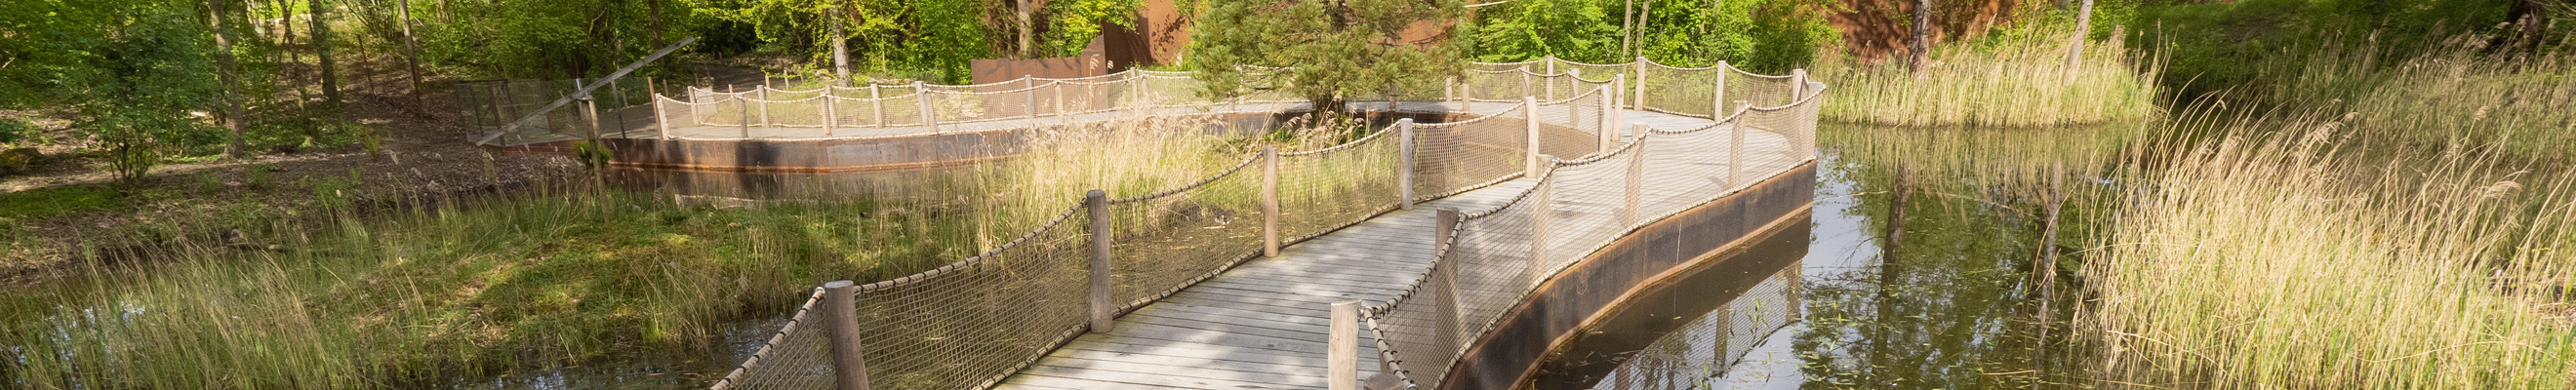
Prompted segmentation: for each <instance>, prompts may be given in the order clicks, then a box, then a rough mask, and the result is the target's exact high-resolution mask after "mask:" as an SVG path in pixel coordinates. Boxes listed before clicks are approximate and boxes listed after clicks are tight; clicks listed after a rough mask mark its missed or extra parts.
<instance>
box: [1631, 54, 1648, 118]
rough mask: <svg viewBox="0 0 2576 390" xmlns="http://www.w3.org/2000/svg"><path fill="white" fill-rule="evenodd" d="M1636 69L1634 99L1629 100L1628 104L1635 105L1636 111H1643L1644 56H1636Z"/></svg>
mask: <svg viewBox="0 0 2576 390" xmlns="http://www.w3.org/2000/svg"><path fill="white" fill-rule="evenodd" d="M1636 68H1637V70H1636V71H1635V72H1636V73H1637V88H1636V92H1635V93H1636V98H1634V99H1629V100H1630V101H1631V103H1630V104H1635V105H1637V109H1639V110H1643V109H1646V56H1637V65H1636Z"/></svg>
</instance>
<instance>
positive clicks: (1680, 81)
mask: <svg viewBox="0 0 2576 390" xmlns="http://www.w3.org/2000/svg"><path fill="white" fill-rule="evenodd" d="M1643 68H1644V73H1643V74H1644V75H1645V76H1644V77H1643V78H1642V80H1638V81H1636V82H1637V83H1638V84H1637V86H1638V87H1642V88H1644V89H1645V96H1644V101H1641V102H1638V103H1640V106H1641V107H1644V108H1646V109H1649V110H1653V111H1659V112H1664V113H1670V114H1675V115H1687V116H1695V117H1702V118H1715V117H1716V116H1718V115H1725V113H1722V112H1719V110H1721V108H1718V107H1717V99H1719V98H1718V96H1717V89H1718V80H1719V79H1720V78H1722V77H1725V75H1726V71H1725V70H1723V69H1720V68H1697V69H1692V68H1672V67H1665V66H1662V65H1655V64H1646V65H1645V66H1643ZM1726 99H1729V100H1732V99H1735V98H1734V97H1732V96H1729V97H1727V98H1726ZM1732 109H1734V107H1732V106H1729V107H1726V108H1724V110H1732Z"/></svg>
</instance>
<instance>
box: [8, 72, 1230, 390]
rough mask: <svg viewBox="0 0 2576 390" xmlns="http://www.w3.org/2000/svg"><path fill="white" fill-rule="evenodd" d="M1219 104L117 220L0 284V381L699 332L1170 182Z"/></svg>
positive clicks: (693, 348)
mask: <svg viewBox="0 0 2576 390" xmlns="http://www.w3.org/2000/svg"><path fill="white" fill-rule="evenodd" d="M1212 123H1213V122H1212V121H1210V120H1206V119H1189V118H1180V119H1174V118H1136V119H1133V120H1125V121H1118V122H1112V123H1110V124H1105V125H1099V126H1091V127H1080V128H1066V129H1058V130H1054V131H1050V132H1043V133H1040V134H1038V135H1034V136H1033V139H1031V140H1030V141H1031V143H1030V145H1035V146H1034V147H1033V148H1032V149H1030V150H1027V152H1026V153H1024V154H1021V155H1019V156H1017V157H1013V158H1008V159H1002V160H996V161H991V162H986V163H983V164H982V165H978V166H974V167H969V168H967V169H959V170H948V171H945V172H948V173H924V174H922V177H920V178H918V181H919V183H922V185H920V186H916V187H909V188H911V189H909V190H893V191H889V192H887V193H880V194H873V195H866V196H848V195H849V194H824V195H841V196H837V197H819V199H825V200H799V201H782V202H763V203H762V204H761V205H760V206H758V207H750V208H718V207H708V206H705V205H700V204H696V203H700V202H693V201H687V200H686V198H684V197H675V196H669V195H666V194H654V193H644V192H633V191H623V190H616V189H610V188H605V187H601V186H596V185H593V184H592V183H591V182H588V181H586V180H579V181H572V182H568V183H566V184H562V185H561V186H555V187H548V188H547V189H546V190H543V191H539V192H538V193H535V194H530V195H528V196H524V197H517V198H511V199H498V198H476V199H417V200H414V201H412V202H413V203H410V204H406V205H403V206H402V207H389V208H370V207H361V206H341V208H336V209H333V210H330V211H328V212H329V213H331V215H333V216H334V217H332V218H326V219H324V220H321V221H319V222H312V223H298V222H285V221H281V222H277V223H273V224H270V225H269V226H268V227H267V228H266V229H250V231H238V232H227V233H219V234H205V233H188V234H169V235H156V236H150V237H140V236H138V237H132V238H128V239H123V240H117V241H115V242H113V243H110V244H100V245H96V246H94V247H92V248H91V249H92V251H94V252H95V253H98V254H99V255H100V256H97V257H96V259H94V260H93V261H90V262H87V263H84V266H85V269H82V270H80V271H79V272H75V273H74V275H71V276H67V277H63V278H59V279H55V280H50V281H43V282H39V283H36V284H34V285H29V286H23V287H19V288H13V289H11V290H9V291H0V376H5V378H0V384H8V385H9V386H6V387H13V388H36V389H68V388H353V387H400V386H410V385H418V384H425V383H433V382H436V381H439V380H442V379H445V378H452V377H458V376H466V377H471V376H479V375H490V374H494V373H502V372H509V371H513V370H518V369H523V368H530V367H543V366H552V365H565V364H581V363H583V362H585V361H587V360H590V359H594V358H598V357H600V356H604V355H607V354H609V353H611V352H612V351H618V350H627V349H636V348H661V349H666V350H669V351H672V352H669V353H675V354H707V353H709V352H708V351H707V350H708V349H709V348H713V347H714V346H711V345H708V342H709V341H711V340H713V339H714V337H713V336H712V335H711V333H712V332H714V331H715V330H716V329H717V325H718V324H719V323H721V322H725V321H730V320H735V319H742V318H750V317H756V316H765V315H776V314H778V313H783V312H785V311H787V310H792V309H793V307H794V305H796V304H797V303H799V302H801V299H802V298H803V297H804V296H805V295H804V293H805V292H807V291H809V289H811V288H812V287H813V286H815V285H817V284H819V283H821V282H823V281H828V280H835V279H854V280H860V281H875V280H884V279H890V278H894V277H900V276H904V275H908V274H912V273H915V272H919V271H922V270H926V269H928V268H931V267H936V266H938V265H941V264H946V263H948V262H953V261H956V260H960V259H963V258H965V257H966V256H971V255H973V254H975V253H979V252H981V251H983V250H984V249H985V248H990V247H992V246H993V245H997V244H998V243H1000V242H1003V241H1007V240H1009V239H1010V238H1011V237H1015V236H1017V235H1018V234H1020V233H1021V232H1023V231H1026V230H1027V229H1029V228H1031V227H1033V226H1034V225H1035V224H1037V223H1039V222H1043V221H1044V219H1043V218H1047V217H1051V216H1053V215H1055V213H1057V212H1060V211H1062V210H1063V209H1064V208H1065V207H1070V206H1072V205H1074V204H1077V203H1079V202H1080V200H1081V196H1082V194H1083V192H1086V191H1088V190H1090V189H1093V188H1105V189H1108V190H1109V193H1110V194H1111V196H1133V195H1138V194H1143V193H1149V192H1153V191H1159V190H1162V189H1165V188H1172V187H1177V186H1180V185H1183V184H1187V183H1189V182H1193V181H1195V180H1198V179H1200V178H1203V177H1205V176H1206V175H1208V174H1210V173H1211V172H1213V171H1215V170H1217V169H1222V168H1225V167H1230V166H1231V164H1233V163H1235V162H1238V161H1240V160H1241V159H1242V158H1243V157H1244V156H1245V155H1246V153H1248V152H1246V151H1247V150H1250V149H1253V144H1254V142H1253V141H1251V140H1249V139H1248V138H1246V137H1238V136H1236V135H1235V134H1234V133H1230V132H1226V131H1221V130H1222V129H1218V128H1214V127H1212V126H1211V125H1212ZM335 204H342V205H348V204H349V203H335ZM179 224H181V225H185V224H186V222H184V221H182V222H179ZM209 226H213V225H209ZM172 231H177V232H203V231H207V229H190V228H187V227H184V226H182V227H178V228H175V229H173V230H172Z"/></svg>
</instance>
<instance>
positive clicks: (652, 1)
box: [644, 0, 671, 47]
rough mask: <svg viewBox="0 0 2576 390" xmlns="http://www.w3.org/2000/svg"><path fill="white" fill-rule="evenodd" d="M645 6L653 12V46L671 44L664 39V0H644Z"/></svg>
mask: <svg viewBox="0 0 2576 390" xmlns="http://www.w3.org/2000/svg"><path fill="white" fill-rule="evenodd" d="M644 8H646V10H647V11H648V12H652V13H653V47H663V46H669V45H671V43H670V42H669V41H663V40H662V0H644Z"/></svg>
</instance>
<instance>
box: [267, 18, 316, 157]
mask: <svg viewBox="0 0 2576 390" xmlns="http://www.w3.org/2000/svg"><path fill="white" fill-rule="evenodd" d="M270 1H272V3H270V4H275V5H276V6H277V26H278V30H277V32H278V36H279V37H280V38H282V39H285V40H286V44H284V45H282V46H283V47H284V49H281V50H278V51H283V52H286V63H288V64H303V63H304V55H303V54H300V53H296V52H295V50H294V46H295V10H294V9H292V8H287V7H286V0H270ZM281 68H285V69H293V68H291V67H281ZM286 73H288V74H287V75H286V84H287V88H291V89H294V90H295V118H296V120H297V121H298V123H297V124H300V125H304V137H305V138H321V136H322V135H321V133H319V132H317V131H316V130H315V129H314V128H313V111H312V110H311V109H310V106H306V105H305V102H309V101H312V100H313V95H312V94H310V93H307V92H304V81H303V80H299V79H297V78H296V76H297V74H295V73H293V72H286Z"/></svg>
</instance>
